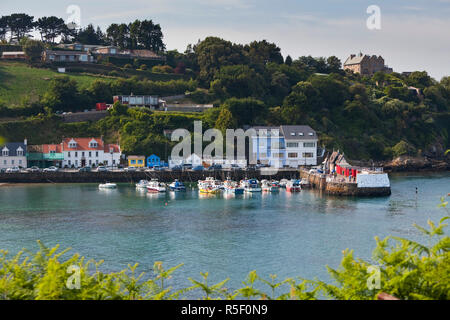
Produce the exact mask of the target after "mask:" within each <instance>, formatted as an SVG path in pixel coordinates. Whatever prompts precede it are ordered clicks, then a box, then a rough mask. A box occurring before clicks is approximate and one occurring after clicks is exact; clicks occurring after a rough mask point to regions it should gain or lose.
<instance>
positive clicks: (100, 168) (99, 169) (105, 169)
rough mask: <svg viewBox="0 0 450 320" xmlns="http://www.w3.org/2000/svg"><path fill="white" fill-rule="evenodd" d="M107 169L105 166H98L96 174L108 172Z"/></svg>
mask: <svg viewBox="0 0 450 320" xmlns="http://www.w3.org/2000/svg"><path fill="white" fill-rule="evenodd" d="M108 171H109V170H108V168H107V167H105V166H98V168H97V172H108Z"/></svg>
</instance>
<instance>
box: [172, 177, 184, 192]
mask: <svg viewBox="0 0 450 320" xmlns="http://www.w3.org/2000/svg"><path fill="white" fill-rule="evenodd" d="M169 189H170V191H175V192H183V191H186V186H185V185H184V183H183V182H180V181H178V180H175V181H174V182H172V183H171V184H170V185H169Z"/></svg>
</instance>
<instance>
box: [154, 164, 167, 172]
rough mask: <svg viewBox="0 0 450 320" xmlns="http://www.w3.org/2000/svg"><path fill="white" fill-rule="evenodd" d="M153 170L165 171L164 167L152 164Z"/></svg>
mask: <svg viewBox="0 0 450 320" xmlns="http://www.w3.org/2000/svg"><path fill="white" fill-rule="evenodd" d="M153 171H166V168H164V167H163V166H160V165H155V166H153Z"/></svg>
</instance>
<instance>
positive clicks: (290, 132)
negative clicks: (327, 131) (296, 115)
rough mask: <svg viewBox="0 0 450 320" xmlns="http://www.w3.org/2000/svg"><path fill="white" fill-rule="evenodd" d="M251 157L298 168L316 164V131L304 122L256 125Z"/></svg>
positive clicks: (271, 163)
mask: <svg viewBox="0 0 450 320" xmlns="http://www.w3.org/2000/svg"><path fill="white" fill-rule="evenodd" d="M252 129H254V134H253V135H252V137H251V139H252V145H251V148H252V151H251V152H252V153H253V154H252V157H253V159H256V161H257V163H261V164H266V165H270V166H272V167H277V168H283V167H290V168H298V167H299V166H315V165H317V143H318V137H317V133H316V131H314V130H313V129H312V128H311V127H310V126H305V125H282V126H279V127H253V128H252Z"/></svg>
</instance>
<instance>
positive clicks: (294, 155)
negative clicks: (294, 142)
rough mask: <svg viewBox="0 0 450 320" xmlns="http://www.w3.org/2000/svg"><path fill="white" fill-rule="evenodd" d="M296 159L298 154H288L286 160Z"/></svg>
mask: <svg viewBox="0 0 450 320" xmlns="http://www.w3.org/2000/svg"><path fill="white" fill-rule="evenodd" d="M297 157H298V153H296V152H292V153H289V154H288V158H297Z"/></svg>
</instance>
